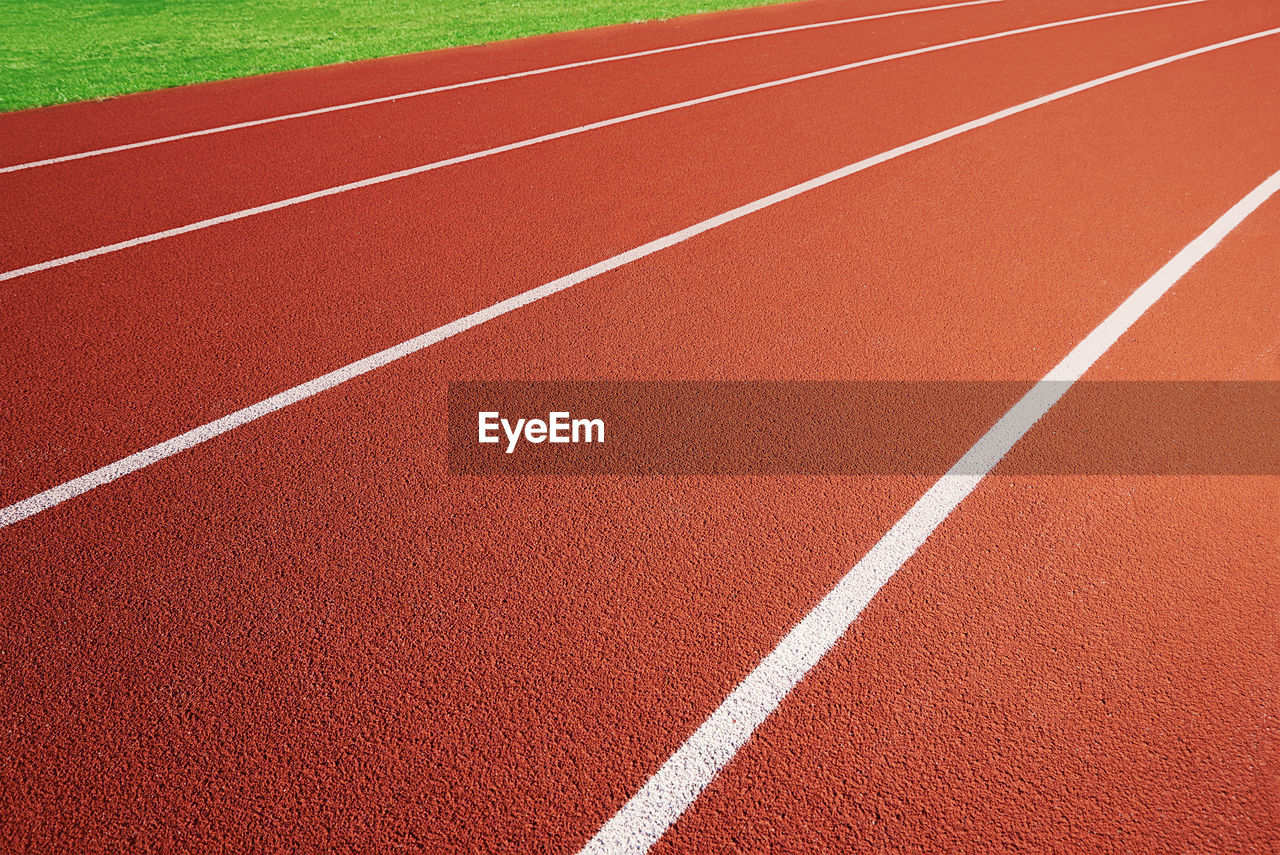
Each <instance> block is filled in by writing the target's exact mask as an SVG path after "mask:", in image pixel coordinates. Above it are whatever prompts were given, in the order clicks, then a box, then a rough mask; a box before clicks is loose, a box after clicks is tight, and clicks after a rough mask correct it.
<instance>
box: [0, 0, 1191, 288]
mask: <svg viewBox="0 0 1280 855" xmlns="http://www.w3.org/2000/svg"><path fill="white" fill-rule="evenodd" d="M1204 2H1206V0H1178V2H1174V3H1161V4H1160V5H1157V6H1144V7H1142V8H1140V9H1124V10H1121V11H1118V12H1104V13H1102V14H1098V15H1088V16H1086V17H1083V18H1071V19H1070V20H1066V21H1054V22H1052V23H1048V24H1037V25H1035V26H1031V27H1021V28H1019V29H1016V30H1006V31H1004V32H1001V33H992V34H990V35H986V36H976V37H974V38H968V39H961V40H960V41H954V42H947V43H945V44H939V45H930V46H929V47H923V48H916V49H915V50H909V51H902V52H901V53H891V54H887V55H885V56H877V57H873V58H871V59H863V60H859V61H857V62H851V63H847V64H845V65H837V66H834V67H831V68H823V69H819V70H818V71H811V72H808V73H806V74H797V75H795V76H793V77H784V78H781V79H778V80H770V81H767V82H765V83H757V84H755V85H752V86H744V87H742V88H740V89H730V90H727V91H724V92H717V93H716V94H714V95H706V96H704V97H701V98H693V99H690V100H688V101H679V102H677V103H674V104H667V105H665V106H662V107H654V108H652V109H649V110H641V111H640V112H638V113H628V114H626V115H625V116H616V117H614V118H612V119H602V120H601V121H598V122H592V123H590V124H586V125H579V126H578V127H576V128H568V129H566V130H563V131H555V132H554V133H549V134H543V135H542V136H537V137H530V138H529V139H524V140H520V141H519V142H513V143H508V144H506V145H500V146H496V147H494V148H487V149H484V150H483V151H475V152H471V153H470V154H463V155H458V156H456V157H450V158H446V159H444V160H437V161H434V162H432V163H426V164H423V165H421V166H413V167H410V168H408V169H401V170H398V171H396V172H388V173H385V174H383V175H375V176H374V177H372V178H364V179H361V180H360V181H352V182H350V183H347V184H339V185H337V186H336V187H328V188H326V189H324V190H316V191H313V192H311V193H304V194H302V195H301V196H292V197H290V198H288V199H282V200H280V201H278V202H269V203H267V204H265V205H255V206H254V207H252V208H245V209H243V210H240V211H234V212H232V213H230V214H222V215H221V216H217V217H210V218H209V219H207V220H200V221H198V222H194V223H188V224H187V225H185V226H177V227H175V228H171V229H165V230H163V231H159V232H152V233H151V234H148V235H143V236H141V237H136V238H130V239H129V240H123V241H120V242H118V243H112V244H107V245H105V246H99V247H96V248H94V249H87V250H84V251H82V252H76V253H72V254H71V255H64V256H62V257H60V258H54V259H51V260H49V261H41V262H39V263H36V264H31V265H28V266H26V267H19V268H17V269H16V270H9V271H6V272H4V273H0V282H3V281H5V280H8V279H16V278H18V277H19V276H26V275H28V274H30V273H38V272H39V271H41V270H51V269H53V268H55V267H62V266H63V265H66V264H72V263H74V262H77V261H84V260H86V259H89V258H95V257H97V256H99V255H107V254H109V253H113V252H119V251H121V250H125V249H130V248H132V247H136V246H142V245H144V244H148V243H154V242H155V241H159V240H165V239H166V238H171V237H177V236H179V235H185V234H189V233H191V232H196V231H200V230H202V229H207V228H211V227H213V226H217V225H221V224H223V223H231V222H235V221H236V220H243V219H245V218H247V217H253V216H257V215H258V214H265V213H268V212H271V211H278V210H280V209H282V208H289V207H292V206H294V205H301V204H303V203H304V202H312V201H315V200H316V199H323V198H325V197H327V196H336V195H337V194H339V193H346V192H348V191H351V190H358V189H361V188H364V187H373V186H374V185H377V184H385V183H386V182H388V181H397V180H399V179H401V178H408V177H410V176H413V175H421V174H423V173H425V172H431V171H433V170H436V169H442V168H444V167H446V166H454V165H457V164H459V163H466V162H468V161H472V160H479V159H480V158H483V157H490V156H492V155H495V154H502V153H503V152H508V151H515V150H516V149H521V148H527V147H529V146H532V145H538V144H539V143H544V142H550V141H551V140H558V139H563V138H565V137H571V136H576V135H577V134H583V133H586V132H588V131H594V130H599V129H600V128H607V127H610V126H612V125H619V124H622V123H623V122H631V121H634V120H636V119H643V118H645V117H647V116H657V115H659V114H662V113H670V112H672V111H674V110H683V109H685V108H687V107H694V106H697V105H699V104H709V103H711V102H713V101H721V100H723V99H725V98H732V97H734V96H737V95H745V94H747V93H748V92H759V91H761V90H764V89H772V88H773V87H775V86H785V85H787V84H790V83H798V82H800V81H802V80H812V79H814V78H818V77H825V76H827V75H830V74H838V73H840V72H843V71H850V70H852V69H855V68H863V67H865V66H868V65H876V64H878V63H883V62H889V61H891V60H896V59H904V58H906V57H912V56H920V55H921V54H926V53H933V52H934V51H940V50H946V49H948V48H954V47H960V46H961V45H971V44H977V43H978V42H986V41H991V40H993V39H1001V38H1005V37H1007V36H1014V35H1020V34H1022V33H1031V32H1036V31H1038V30H1048V29H1053V28H1055V27H1065V26H1069V25H1071V24H1080V23H1084V22H1086V21H1097V20H1100V19H1102V18H1115V17H1119V16H1121V15H1133V14H1136V13H1138V12H1150V11H1153V10H1156V9H1167V8H1170V7H1172V6H1189V5H1192V4H1194V3H1204Z"/></svg>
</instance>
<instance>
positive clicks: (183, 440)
mask: <svg viewBox="0 0 1280 855" xmlns="http://www.w3.org/2000/svg"><path fill="white" fill-rule="evenodd" d="M1278 34H1280V27H1275V28H1272V29H1269V30H1262V31H1259V32H1256V33H1252V34H1250V35H1247V36H1238V37H1236V38H1234V39H1228V40H1226V41H1222V42H1216V43H1214V44H1211V45H1205V46H1204V47H1199V48H1194V49H1192V50H1189V51H1183V52H1181V53H1177V54H1173V55H1172V56H1167V57H1164V58H1163V59H1157V60H1152V61H1151V62H1146V63H1143V64H1141V65H1136V66H1133V67H1132V68H1127V69H1124V70H1123V71H1117V72H1113V73H1111V74H1108V75H1105V76H1103V77H1098V78H1094V79H1093V80H1088V81H1086V82H1084V83H1077V84H1076V85H1074V86H1069V87H1067V88H1065V89H1059V90H1057V91H1055V92H1051V93H1049V94H1048V95H1042V96H1040V97H1039V98H1034V99H1032V100H1030V101H1024V102H1022V103H1021V104H1016V105H1014V106H1012V107H1006V108H1005V109H1003V110H998V111H996V112H994V113H988V114H987V115H985V116H981V117H979V118H977V119H972V120H970V121H968V122H964V123H963V124H959V125H954V126H952V127H950V128H947V129H946V130H943V131H938V132H937V133H934V134H930V135H929V136H926V137H921V138H919V139H916V140H914V141H912V142H909V143H905V144H903V145H900V146H897V147H896V148H892V149H889V150H888V151H885V152H881V153H880V154H877V155H873V156H871V157H868V158H864V159H862V160H859V161H857V162H856V163H851V164H849V165H848V166H843V167H841V168H839V169H834V170H832V171H830V172H827V173H824V174H823V175H819V176H818V177H816V178H811V179H809V180H808V181H804V182H801V183H800V184H795V185H792V186H791V187H788V188H785V189H783V190H779V191H777V192H775V193H771V194H770V195H768V196H764V197H761V198H759V199H756V200H755V201H753V202H748V203H747V204H745V205H740V206H739V207H737V208H733V209H732V210H729V211H725V212H724V213H722V214H717V215H716V216H714V217H710V218H708V219H706V220H702V221H701V222H698V223H695V224H693V225H691V226H686V227H685V228H683V229H680V230H679V231H675V232H672V233H670V234H668V235H665V236H663V237H660V238H657V239H655V240H652V241H649V242H648V243H645V244H641V245H640V246H638V247H635V248H633V249H630V250H627V251H626V252H622V253H619V254H618V255H615V256H612V257H611V258H607V259H605V260H604V261H599V262H596V263H595V264H593V265H591V266H589V267H584V268H582V269H580V270H577V271H575V272H573V273H569V274H567V275H565V276H562V277H560V278H559V279H554V280H552V281H550V282H547V283H545V284H543V285H539V286H537V287H535V288H530V289H529V290H527V291H524V292H522V293H520V294H516V295H515V296H512V297H508V298H507V299H505V300H501V301H499V302H497V303H494V304H493V305H491V306H489V307H487V308H484V309H481V310H479V311H477V312H472V313H471V314H469V315H466V316H464V317H462V318H459V319H457V320H455V321H452V322H450V323H447V324H444V325H443V326H439V327H436V328H435V329H433V330H430V331H428V332H425V333H423V334H422V335H419V336H417V337H415V338H411V339H409V340H407V341H403V342H401V343H400V344H397V345H393V346H392V347H389V348H386V349H385V350H381V351H379V352H377V353H375V354H372V355H371V356H366V357H364V358H363V359H360V360H357V361H355V362H352V363H350V364H348V365H344V366H343V367H341V368H337V369H335V370H333V371H330V372H329V373H327V374H323V375H321V376H320V377H317V378H315V379H313V380H308V381H307V382H305V383H302V384H299V385H297V386H294V387H292V388H291V389H287V390H285V391H283V392H280V393H278V394H275V395H272V396H271V397H269V398H266V399H265V400H262V401H259V402H257V403H256V404H250V405H249V406H247V407H244V408H242V409H239V410H236V411H235V412H233V413H230V414H228V415H225V416H223V417H221V418H219V419H216V420H214V421H211V422H208V423H207V424H203V425H200V426H199V427H196V428H192V429H191V430H189V431H187V432H185V433H182V434H179V435H178V436H176V437H173V438H172V439H167V440H165V441H163V442H160V443H157V444H155V445H153V446H151V447H149V448H146V449H144V450H142V451H139V452H136V453H134V454H131V455H129V456H128V457H125V458H122V459H120V460H117V461H115V462H114V463H109V464H107V465H106V466H102V467H100V468H98V469H95V470H93V471H92V472H89V473H87V474H85V475H81V476H79V477H78V478H73V479H71V480H70V481H66V482H64V483H62V484H59V485H57V486H56V487H51V488H49V489H47V490H44V491H42V492H40V493H37V494H36V495H34V496H31V497H29V498H26V499H22V500H20V501H18V502H15V503H13V504H11V505H9V506H8V507H5V508H2V509H0V528H4V527H6V526H9V525H13V524H14V523H16V522H19V521H21V520H24V519H27V518H28V517H30V516H33V515H35V514H37V513H40V512H41V511H44V510H48V509H49V508H52V507H55V506H57V505H60V504H62V503H63V502H66V501H68V500H69V499H73V498H75V497H76V496H80V495H83V494H84V493H87V492H89V491H90V490H93V489H95V488H97V487H101V486H103V485H104V484H109V483H111V482H112V481H115V480H117V479H119V478H122V477H124V476H125V475H128V474H130V473H133V472H136V471H138V470H139V469H143V468H145V467H147V466H150V465H151V464H153V463H157V462H159V461H161V460H163V459H165V458H166V457H172V456H173V455H175V454H177V453H179V452H181V451H186V450H187V449H190V448H193V447H195V446H197V445H200V444H202V443H204V442H207V441H208V440H210V439H213V438H214V437H216V436H219V435H221V434H224V433H226V432H228V431H230V430H233V429H235V428H238V427H241V426H242V425H245V424H248V423H249V422H252V421H256V420H258V419H260V418H262V417H263V416H265V415H267V414H269V413H273V412H275V411H276V410H280V409H283V408H285V407H287V406H289V405H290V404H295V403H297V402H299V401H302V400H305V399H307V398H310V397H313V396H315V395H318V394H320V393H321V392H324V391H326V390H328V389H332V388H333V387H335V386H338V385H340V384H342V383H345V382H347V381H348V380H351V379H354V378H356V377H359V376H360V375H362V374H367V373H368V372H370V371H373V370H374V369H376V368H381V367H382V366H384V365H388V364H390V363H392V362H396V361H398V360H400V359H403V358H405V357H406V356H409V355H411V354H414V353H417V352H418V351H420V350H423V349H424V348H427V347H430V346H431V345H433V344H437V343H439V342H441V341H444V340H445V339H448V338H452V337H453V336H455V335H458V334H459V333H462V332H465V331H467V330H469V329H471V328H472V327H475V326H479V325H480V324H482V323H484V322H486V321H489V320H492V319H494V318H497V317H501V316H502V315H505V314H508V313H509V312H513V311H515V310H516V309H520V308H523V307H524V306H527V305H529V304H531V303H536V302H538V301H539V300H542V299H543V298H545V297H549V296H551V295H552V294H555V293H558V292H560V291H563V290H565V289H566V288H570V287H572V286H574V285H577V284H579V283H580V282H585V281H587V280H589V279H593V278H595V277H596V276H599V275H601V274H603V273H607V272H608V271H610V270H614V269H616V268H619V267H622V266H624V265H627V264H630V263H631V262H633V261H637V260H639V259H641V258H644V257H646V256H649V255H652V254H654V253H655V252H658V251H659V250H662V249H666V248H668V247H671V246H675V245H676V244H679V243H683V242H685V241H687V240H689V239H690V238H693V237H696V236H697V235H700V234H702V233H703V232H707V231H710V230H712V229H714V228H717V227H719V226H722V225H725V224H726V223H730V222H733V221H734V220H738V219H741V218H742V217H745V216H747V215H748V214H753V213H755V212H756V211H761V210H764V209H765V208H770V207H772V206H774V205H777V204H779V203H780V202H784V201H786V200H788V199H792V198H794V197H796V196H799V195H801V194H803V193H807V192H809V191H810V190H814V189H817V188H819V187H822V186H824V185H827V184H830V183H832V182H834V181H839V180H840V179H842V178H847V177H848V176H850V175H854V174H856V173H858V172H862V171H864V170H867V169H870V168H871V167H873V166H877V165H879V164H881V163H885V162H887V161H890V160H894V159H896V158H899V157H902V156H903V155H905V154H910V153H911V152H913V151H918V150H919V149H923V148H927V147H929V146H931V145H934V144H936V143H940V142H943V141H944V140H948V139H951V138H952V137H956V136H959V135H961V134H964V133H967V132H969V131H973V130H977V129H978V128H982V127H985V126H987V125H990V124H992V123H993V122H997V121H999V120H1001V119H1005V118H1008V117H1010V116H1016V115H1018V114H1019V113H1025V112H1026V111H1028V110H1032V109H1034V108H1036V107H1040V106H1043V105H1045V104H1050V103H1053V102H1055V101H1060V100H1062V99H1064V98H1068V97H1070V96H1072V95H1076V94H1078V93H1080V92H1085V91H1088V90H1090V89H1094V88H1097V87H1099V86H1103V85H1105V84H1107V83H1112V82H1115V81H1117V80H1123V79H1125V78H1128V77H1133V76H1134V75H1137V74H1141V73H1143V72H1145V71H1151V70H1153V69H1156V68H1161V67H1163V66H1166V65H1170V64H1172V63H1174V62H1179V61H1181V60H1184V59H1190V58H1191V57H1195V56H1200V55H1202V54H1206V53H1211V52H1213V51H1216V50H1222V49H1224V48H1228V47H1233V46H1235V45H1240V44H1245V43H1247V42H1251V41H1256V40H1258V39H1262V38H1267V37H1269V36H1274V35H1278Z"/></svg>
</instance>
